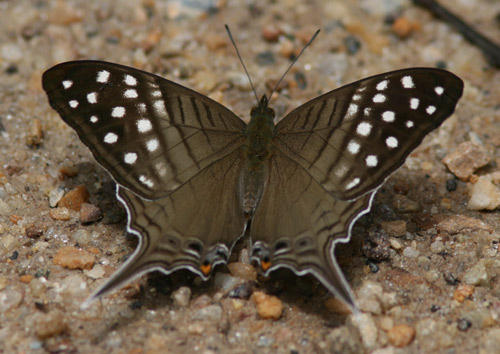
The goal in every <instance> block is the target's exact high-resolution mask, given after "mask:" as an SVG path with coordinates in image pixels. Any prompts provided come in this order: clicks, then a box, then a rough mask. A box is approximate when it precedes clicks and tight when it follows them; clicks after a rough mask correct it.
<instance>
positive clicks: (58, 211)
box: [49, 208, 71, 221]
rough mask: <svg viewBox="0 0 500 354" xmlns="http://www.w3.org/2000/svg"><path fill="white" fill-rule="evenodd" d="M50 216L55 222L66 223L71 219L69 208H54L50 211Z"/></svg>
mask: <svg viewBox="0 0 500 354" xmlns="http://www.w3.org/2000/svg"><path fill="white" fill-rule="evenodd" d="M49 216H50V217H51V218H52V219H54V220H62V221H66V220H69V219H70V218H71V215H70V212H69V209H68V208H54V209H50V210H49Z"/></svg>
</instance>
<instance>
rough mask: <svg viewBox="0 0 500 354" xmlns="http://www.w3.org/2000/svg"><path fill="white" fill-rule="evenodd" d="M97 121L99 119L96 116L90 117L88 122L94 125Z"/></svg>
mask: <svg viewBox="0 0 500 354" xmlns="http://www.w3.org/2000/svg"><path fill="white" fill-rule="evenodd" d="M98 121H99V118H97V116H91V117H90V122H91V123H94V124H95V123H97V122H98Z"/></svg>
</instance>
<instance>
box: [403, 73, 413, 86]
mask: <svg viewBox="0 0 500 354" xmlns="http://www.w3.org/2000/svg"><path fill="white" fill-rule="evenodd" d="M401 83H402V84H403V87H404V88H406V89H411V88H415V83H414V82H413V79H412V77H411V76H409V75H406V76H403V78H402V79H401Z"/></svg>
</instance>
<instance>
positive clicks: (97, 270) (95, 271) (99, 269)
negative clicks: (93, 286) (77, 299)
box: [84, 264, 106, 279]
mask: <svg viewBox="0 0 500 354" xmlns="http://www.w3.org/2000/svg"><path fill="white" fill-rule="evenodd" d="M84 273H85V275H86V276H88V277H89V278H92V279H102V278H103V277H104V275H105V274H106V270H105V269H104V267H103V266H102V265H100V264H96V265H95V266H94V267H92V269H91V270H84Z"/></svg>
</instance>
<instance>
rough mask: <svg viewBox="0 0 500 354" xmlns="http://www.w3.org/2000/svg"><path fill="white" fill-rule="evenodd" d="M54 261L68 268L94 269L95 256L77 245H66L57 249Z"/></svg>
mask: <svg viewBox="0 0 500 354" xmlns="http://www.w3.org/2000/svg"><path fill="white" fill-rule="evenodd" d="M53 262H54V264H57V265H60V266H61V267H64V268H68V269H92V267H93V266H94V263H95V256H94V255H93V254H92V253H89V252H87V251H84V250H81V249H78V248H76V247H72V246H66V247H62V248H60V249H59V251H57V253H56V255H55V256H54V259H53Z"/></svg>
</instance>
